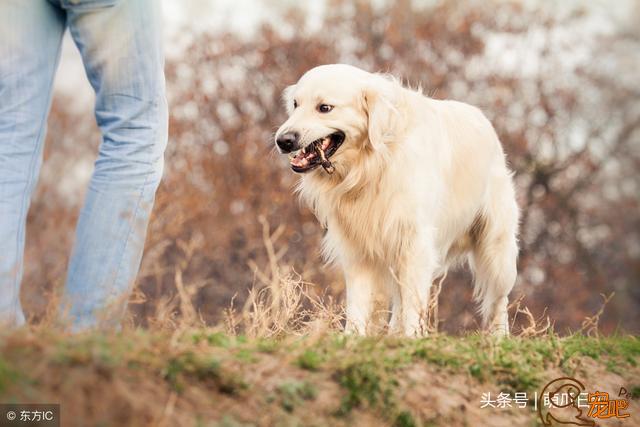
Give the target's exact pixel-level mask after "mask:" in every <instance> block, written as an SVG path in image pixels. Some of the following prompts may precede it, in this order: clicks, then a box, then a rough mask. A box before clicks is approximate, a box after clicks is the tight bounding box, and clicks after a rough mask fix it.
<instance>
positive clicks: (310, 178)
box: [276, 65, 519, 336]
mask: <svg viewBox="0 0 640 427" xmlns="http://www.w3.org/2000/svg"><path fill="white" fill-rule="evenodd" d="M284 98H285V102H286V106H287V110H288V112H289V116H290V117H289V119H288V120H287V121H286V122H285V123H284V124H283V125H282V126H281V128H280V129H279V130H278V132H277V136H276V138H277V137H278V136H280V135H282V134H284V133H285V132H292V131H294V132H297V134H298V135H299V141H298V145H297V148H298V149H300V148H303V147H305V146H306V145H308V144H310V143H312V142H313V141H314V140H318V139H319V138H323V137H325V136H327V135H329V134H332V133H334V132H336V131H341V132H343V133H344V134H345V139H344V143H343V144H342V146H340V148H339V149H338V150H337V151H336V152H335V154H334V155H333V156H332V157H331V159H330V160H331V161H332V162H333V165H334V167H335V172H334V173H333V174H331V175H330V174H327V173H326V172H325V171H324V170H323V169H322V168H320V167H318V168H316V169H314V170H311V171H310V172H308V173H306V174H303V175H302V176H301V180H300V184H299V192H300V195H301V197H302V199H303V200H304V201H305V202H306V203H307V204H308V205H309V206H310V207H311V209H313V211H314V212H315V214H316V216H317V218H318V220H319V221H320V222H321V223H322V224H323V226H325V227H326V228H327V232H326V235H325V238H324V248H323V249H324V255H325V257H326V258H327V259H328V260H329V261H334V262H335V263H337V264H338V265H340V266H341V267H342V269H343V271H344V276H345V280H346V300H347V301H346V314H347V330H348V331H352V332H356V333H366V332H367V330H368V328H369V327H370V325H371V322H372V316H373V310H374V304H375V301H376V300H378V299H380V298H383V299H384V300H386V301H388V302H389V303H390V305H391V317H390V320H389V329H390V330H391V331H399V332H403V333H404V334H406V335H410V336H415V335H421V334H424V333H425V332H426V331H425V325H424V320H425V314H426V310H427V304H428V299H429V288H430V286H431V284H432V282H433V281H434V280H436V279H437V278H439V277H442V276H443V275H444V274H445V273H446V271H447V269H448V268H450V267H451V266H453V265H455V264H456V263H458V262H459V261H464V260H465V259H466V260H468V262H469V265H470V266H471V268H472V270H473V272H474V277H475V288H474V296H475V298H476V299H477V300H478V301H479V303H480V313H481V315H482V319H483V324H484V325H485V326H487V327H488V328H489V329H490V330H492V331H493V332H495V333H498V334H507V333H508V318H507V303H508V299H507V296H508V294H509V292H510V291H511V289H512V287H513V285H514V282H515V280H516V258H517V253H518V248H517V242H516V235H517V230H518V215H519V211H518V206H517V204H516V200H515V194H514V188H513V182H512V173H511V172H510V171H509V169H508V167H507V165H506V162H505V156H504V153H503V150H502V147H501V145H500V142H499V140H498V137H497V136H496V133H495V131H494V129H493V127H492V125H491V124H490V123H489V121H488V120H487V119H486V118H485V116H484V115H483V114H482V113H481V112H480V110H478V109H477V108H475V107H472V106H470V105H467V104H464V103H460V102H454V101H440V100H434V99H430V98H428V97H426V96H424V95H423V94H421V93H420V92H419V91H414V90H410V89H407V88H404V87H403V86H402V85H401V84H399V83H398V82H397V81H396V80H395V79H393V78H390V77H388V76H384V75H380V74H371V73H368V72H365V71H363V70H360V69H358V68H355V67H351V66H348V65H325V66H320V67H317V68H314V69H312V70H310V71H308V72H307V73H306V74H305V75H304V76H302V78H301V79H300V80H299V81H298V83H297V84H295V85H294V86H291V87H289V88H288V89H287V90H285V94H284ZM294 101H295V108H294ZM319 104H327V105H330V106H332V107H333V109H332V110H331V111H330V112H326V113H323V112H320V111H319V109H318V105H319Z"/></svg>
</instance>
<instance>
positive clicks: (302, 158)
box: [291, 151, 316, 167]
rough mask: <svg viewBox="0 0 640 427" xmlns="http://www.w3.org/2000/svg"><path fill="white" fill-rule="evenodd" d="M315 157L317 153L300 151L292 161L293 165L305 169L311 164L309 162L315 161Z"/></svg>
mask: <svg viewBox="0 0 640 427" xmlns="http://www.w3.org/2000/svg"><path fill="white" fill-rule="evenodd" d="M314 157H316V152H315V151H310V152H309V153H305V152H304V151H300V152H299V153H298V154H297V155H296V156H295V157H294V158H293V159H291V164H292V165H293V166H297V167H305V166H307V165H308V164H309V161H311V160H313V158H314Z"/></svg>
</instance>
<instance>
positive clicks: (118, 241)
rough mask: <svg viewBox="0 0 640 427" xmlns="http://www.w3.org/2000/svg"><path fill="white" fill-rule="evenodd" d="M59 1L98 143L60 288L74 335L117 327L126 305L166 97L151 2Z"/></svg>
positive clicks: (156, 177)
mask: <svg viewBox="0 0 640 427" xmlns="http://www.w3.org/2000/svg"><path fill="white" fill-rule="evenodd" d="M62 4H63V7H65V8H66V9H67V12H68V21H67V23H68V26H69V30H70V31H71V35H72V36H73V39H74V41H75V43H76V45H77V46H78V48H79V49H80V53H81V55H82V58H83V61H84V65H85V69H86V72H87V76H88V77H89V81H90V82H91V84H92V86H93V88H94V89H95V91H96V104H95V116H96V121H97V123H98V126H99V128H100V130H101V132H102V137H103V140H102V143H101V145H100V150H99V154H98V159H97V160H96V163H95V170H94V173H93V176H92V178H91V183H90V186H89V190H88V193H87V196H86V200H85V202H84V206H83V208H82V211H81V214H80V218H79V221H78V228H77V233H76V241H75V245H74V249H73V253H72V256H71V259H70V264H69V272H68V277H67V283H66V288H65V295H66V297H67V300H68V301H69V303H70V306H69V307H66V309H68V310H69V315H70V318H71V319H70V320H71V321H72V327H73V329H75V330H82V329H85V328H88V327H92V326H95V325H106V326H109V325H113V324H117V323H119V321H120V320H121V317H122V315H123V313H124V311H125V309H126V303H127V298H128V296H129V293H130V291H131V289H132V286H133V284H134V281H135V278H136V275H137V273H138V269H139V267H140V260H141V257H142V251H143V248H144V241H145V236H146V230H147V224H148V222H149V216H150V213H151V209H152V207H153V202H154V198H155V192H156V189H157V187H158V184H159V182H160V178H161V177H162V170H163V165H164V150H165V147H166V143H167V121H168V120H167V101H166V97H165V81H164V58H163V53H162V31H161V16H160V15H161V11H160V6H159V4H160V2H158V1H157V0H135V1H132V0H129V1H127V0H85V1H81V2H77V1H75V2H74V1H65V0H62Z"/></svg>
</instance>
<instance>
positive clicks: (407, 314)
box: [397, 245, 434, 337]
mask: <svg viewBox="0 0 640 427" xmlns="http://www.w3.org/2000/svg"><path fill="white" fill-rule="evenodd" d="M432 253H433V251H430V250H428V247H426V245H425V246H423V247H421V248H416V249H415V250H413V251H409V252H408V253H407V254H406V255H405V256H404V258H403V260H402V263H401V265H400V268H399V272H398V273H399V274H398V275H397V280H398V287H399V291H400V292H399V294H400V305H401V322H402V331H403V332H404V334H405V335H406V336H408V337H419V336H424V335H427V324H426V321H427V310H428V305H429V291H430V289H431V282H432V275H433V271H434V259H433V256H432Z"/></svg>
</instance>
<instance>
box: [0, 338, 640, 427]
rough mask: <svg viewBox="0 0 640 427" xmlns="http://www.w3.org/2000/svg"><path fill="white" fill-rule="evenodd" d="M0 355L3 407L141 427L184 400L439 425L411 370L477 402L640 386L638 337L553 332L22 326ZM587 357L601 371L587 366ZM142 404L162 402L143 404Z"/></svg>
mask: <svg viewBox="0 0 640 427" xmlns="http://www.w3.org/2000/svg"><path fill="white" fill-rule="evenodd" d="M0 348H1V353H0V354H2V357H1V358H0V397H1V400H2V401H3V402H11V401H24V400H25V399H26V400H30V401H50V400H52V399H53V400H55V401H61V402H62V404H63V407H68V405H73V406H74V410H79V409H78V408H77V407H76V406H78V407H83V408H93V407H95V405H96V402H95V399H98V398H102V399H106V400H107V401H108V402H111V404H112V405H115V406H116V407H118V406H122V405H125V406H127V407H129V408H130V409H131V408H134V412H133V413H131V414H130V415H129V416H130V417H131V419H129V420H128V421H130V423H132V424H136V423H137V422H138V421H140V420H141V419H144V420H146V421H149V419H150V417H151V419H153V418H152V417H153V416H155V415H157V413H160V414H162V413H164V412H166V408H167V407H168V405H169V403H171V402H174V403H173V405H174V406H175V405H178V406H185V407H190V408H197V410H196V411H195V412H198V413H199V415H198V417H199V418H197V419H199V420H204V421H203V422H204V424H203V425H212V424H207V422H211V420H216V422H217V423H219V425H230V424H229V423H232V422H236V421H237V423H238V424H237V425H244V424H242V423H247V422H248V423H250V424H251V423H256V424H257V425H268V424H271V423H272V422H273V423H275V424H277V423H278V422H284V424H282V425H309V424H307V422H308V421H309V420H311V421H314V423H315V424H313V425H350V423H351V422H352V421H353V417H361V416H363V414H368V415H369V416H371V417H372V420H375V421H376V422H379V424H374V425H398V426H414V425H429V423H431V425H440V424H438V422H435V424H434V420H430V419H427V418H425V417H424V414H423V413H421V408H420V407H419V405H418V406H416V405H415V403H412V401H411V399H409V398H408V397H407V396H409V397H410V395H411V393H416V392H417V391H416V390H418V391H419V390H420V387H422V388H425V387H426V388H428V387H430V384H429V382H427V383H421V382H420V381H418V383H412V380H411V374H412V372H413V373H415V372H425V373H427V374H428V376H429V378H433V379H434V383H435V382H437V381H435V380H438V381H440V382H442V381H444V383H447V382H450V383H452V384H453V383H456V382H464V383H465V384H466V385H465V387H467V388H468V389H469V390H471V391H472V392H473V393H471V394H474V393H475V394H477V398H479V397H480V394H479V393H480V390H485V389H486V390H496V391H497V390H501V391H510V392H516V391H520V392H522V391H525V392H530V393H532V392H534V391H536V390H540V389H541V388H542V385H543V382H544V381H546V380H549V379H550V375H551V376H552V377H553V376H555V377H558V376H560V374H566V375H575V376H579V377H581V378H583V377H586V378H585V380H586V381H587V382H590V383H592V384H594V386H596V385H597V382H598V381H599V380H600V379H601V376H602V375H615V376H616V378H618V377H619V378H621V380H622V381H623V382H624V384H621V385H624V386H625V387H626V388H627V389H628V390H630V391H631V392H632V393H634V394H637V393H638V390H640V380H639V379H638V378H640V377H639V376H638V371H639V370H638V366H637V361H638V357H639V356H640V340H639V339H638V338H636V337H633V336H612V337H600V338H592V337H587V336H582V335H573V336H569V337H564V338H561V337H558V336H556V335H554V334H548V335H545V336H542V337H534V338H518V337H513V338H510V339H505V340H495V339H493V338H491V337H488V336H485V335H481V334H470V335H467V336H463V337H452V336H446V335H435V336H431V337H428V338H425V339H418V340H411V339H404V338H396V337H377V338H358V337H345V336H343V335H340V334H331V333H330V334H324V335H321V336H316V337H294V336H289V337H285V338H255V339H249V338H247V337H243V336H232V335H227V334H225V333H222V332H220V331H215V330H207V329H197V330H190V331H186V332H182V333H179V334H176V333H174V334H169V333H167V332H160V331H144V330H131V331H123V332H120V333H113V334H100V333H95V334H86V335H77V336H69V335H64V334H56V333H53V332H45V331H22V332H21V333H17V332H16V333H12V334H9V335H5V336H4V337H2V338H1V340H0ZM589 360H591V361H592V364H595V366H596V367H598V369H600V371H598V372H597V373H593V372H589V371H584V369H583V368H584V366H585V364H588V361H589ZM425 375H426V374H425ZM619 378H618V379H617V381H620V379H619ZM74 382H75V383H76V384H75V385H74ZM123 384H124V386H123ZM138 384H148V385H149V389H148V390H147V389H145V390H146V391H140V393H139V394H136V393H131V392H130V391H129V392H125V391H124V390H125V389H129V390H131V389H133V390H136V386H137V385H138ZM92 385H95V386H96V387H97V386H98V385H99V386H100V388H104V393H107V394H106V395H105V394H104V393H103V394H102V395H101V396H93V397H92V396H82V395H78V393H77V389H78V388H77V387H83V386H84V387H87V386H92ZM75 386H77V387H75ZM123 387H124V388H123ZM74 390H76V392H75V393H74ZM154 393H156V396H154V395H153V394H154ZM105 396H107V397H106V398H105ZM172 396H173V397H172ZM203 396H206V397H204V398H203ZM136 399H156V400H157V402H155V403H154V404H149V403H146V404H145V405H146V406H145V405H142V404H140V403H138V402H137V400H136ZM167 402H169V403H167ZM476 403H477V402H475V401H469V402H468V404H469V405H475V404H476ZM425 404H426V405H434V404H435V403H434V402H425ZM135 408H138V409H137V410H139V411H140V412H139V413H135ZM434 409H436V410H437V409H438V408H434ZM439 410H440V411H443V409H439ZM174 413H175V412H174ZM154 414H155V415H154ZM203 414H204V415H203ZM207 414H208V415H207ZM526 414H527V416H528V417H531V419H534V418H535V416H534V414H532V413H526ZM87 416H89V417H90V415H87ZM105 416H106V418H105V420H106V421H105V422H106V424H105V425H118V423H120V422H121V421H116V418H115V415H113V417H114V418H111V419H110V418H109V414H108V413H107V414H106V415H105ZM171 416H172V415H171V414H170V415H169V419H171ZM193 416H194V417H195V414H194V415H193ZM449 416H450V417H453V418H452V419H455V417H456V415H455V414H450V415H449ZM136 417H140V418H139V419H138V418H136ZM195 419H196V418H193V419H191V418H190V420H195ZM207 420H208V421H207ZM233 420H235V421H233ZM265 420H268V421H265ZM283 420H285V421H283ZM448 422H453V424H450V425H455V422H454V421H451V420H449V421H448ZM193 423H195V421H193ZM296 423H297V424H296ZM89 424H91V422H90V423H89ZM96 424H97V421H96ZM193 425H195V424H193ZM441 425H447V423H446V422H445V423H443V424H441Z"/></svg>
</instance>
